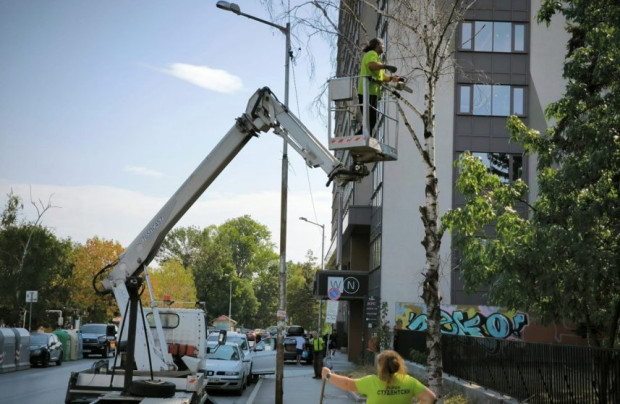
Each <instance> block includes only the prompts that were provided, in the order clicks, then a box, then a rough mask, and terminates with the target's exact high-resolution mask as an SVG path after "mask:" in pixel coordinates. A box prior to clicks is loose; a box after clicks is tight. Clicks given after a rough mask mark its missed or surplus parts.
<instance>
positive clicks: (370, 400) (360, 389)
mask: <svg viewBox="0 0 620 404" xmlns="http://www.w3.org/2000/svg"><path fill="white" fill-rule="evenodd" d="M322 374H323V378H324V379H326V380H328V381H329V382H330V383H331V384H332V385H334V386H336V387H338V388H339V389H342V390H346V391H353V392H357V393H360V394H362V395H364V396H366V403H367V404H388V403H389V404H410V403H411V400H412V399H413V397H416V398H417V399H418V400H419V401H420V403H421V404H431V403H433V402H434V401H435V398H436V397H435V393H433V392H432V390H430V389H429V388H428V387H426V386H424V385H423V384H422V383H420V382H419V381H418V380H417V379H416V378H414V377H412V376H409V375H408V374H407V366H406V365H405V361H404V360H403V358H402V357H401V356H400V355H399V354H398V352H396V351H391V350H386V351H383V352H382V353H380V354H379V355H378V356H377V374H376V375H368V376H364V377H362V378H359V379H351V378H349V377H346V376H342V375H337V374H335V373H332V372H331V370H330V369H329V368H326V367H324V368H323V371H322Z"/></svg>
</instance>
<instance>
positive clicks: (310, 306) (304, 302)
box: [286, 251, 319, 330]
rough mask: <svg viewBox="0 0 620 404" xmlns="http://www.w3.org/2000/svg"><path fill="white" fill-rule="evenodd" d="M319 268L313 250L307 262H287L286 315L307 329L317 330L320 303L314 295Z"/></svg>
mask: <svg viewBox="0 0 620 404" xmlns="http://www.w3.org/2000/svg"><path fill="white" fill-rule="evenodd" d="M317 270H318V265H317V258H316V257H315V256H314V255H313V254H312V251H308V254H307V255H306V262H304V263H293V262H289V263H288V264H287V270H286V315H287V317H288V318H289V323H290V324H295V325H301V326H302V327H304V329H306V330H316V329H317V326H318V317H319V310H318V308H319V304H318V300H316V298H315V297H314V278H315V274H316V271H317Z"/></svg>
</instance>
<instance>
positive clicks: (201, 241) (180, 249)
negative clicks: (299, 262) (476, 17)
mask: <svg viewBox="0 0 620 404" xmlns="http://www.w3.org/2000/svg"><path fill="white" fill-rule="evenodd" d="M274 251H275V246H274V244H273V242H272V241H271V233H270V231H269V229H268V228H267V227H266V226H264V225H262V224H260V223H258V222H256V221H254V220H253V219H252V218H251V217H250V216H248V215H245V216H241V217H238V218H234V219H231V220H228V221H226V222H225V223H223V224H221V225H220V226H215V225H211V226H209V227H206V228H204V229H202V230H200V229H197V228H177V229H175V230H173V231H171V232H170V233H169V234H168V236H166V240H165V241H164V243H163V244H162V248H161V249H160V252H159V254H158V258H157V259H158V261H159V262H160V263H161V264H163V263H165V262H167V261H168V260H170V259H176V260H178V261H179V262H181V263H182V265H183V267H184V268H186V269H190V270H191V271H192V273H193V275H194V282H195V285H196V299H197V301H204V302H205V308H206V312H207V316H208V318H210V319H214V318H216V317H218V316H220V315H222V314H225V315H228V311H229V305H230V306H231V307H230V309H231V317H232V318H233V319H234V320H235V321H237V323H238V325H247V326H252V325H253V324H254V322H255V321H256V319H257V318H258V317H261V318H264V320H265V321H266V322H268V323H272V322H273V321H275V314H276V310H272V308H273V307H274V306H275V307H277V293H276V294H270V293H271V292H272V286H271V285H270V284H269V282H273V283H274V284H275V285H276V286H275V287H276V290H277V272H276V273H275V274H274V271H273V266H274V265H276V264H277V262H278V255H277V254H276V253H275V252H274ZM274 263H275V264H274ZM274 275H275V277H274ZM272 277H273V278H272ZM258 296H260V299H259V298H258ZM172 299H173V300H176V297H175V296H172ZM259 313H260V314H259ZM269 315H271V319H270V320H269V318H268V316H269ZM267 320H269V321H267ZM261 324H262V323H261Z"/></svg>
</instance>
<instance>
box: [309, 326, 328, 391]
mask: <svg viewBox="0 0 620 404" xmlns="http://www.w3.org/2000/svg"><path fill="white" fill-rule="evenodd" d="M324 348H325V343H324V342H323V338H321V337H319V334H318V333H317V332H316V331H312V365H313V367H314V377H313V378H314V379H320V378H321V369H322V368H323V349H324Z"/></svg>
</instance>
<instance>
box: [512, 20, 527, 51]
mask: <svg viewBox="0 0 620 404" xmlns="http://www.w3.org/2000/svg"><path fill="white" fill-rule="evenodd" d="M514 38H515V39H514V42H515V45H514V50H515V52H525V25H523V24H515V36H514Z"/></svg>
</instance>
